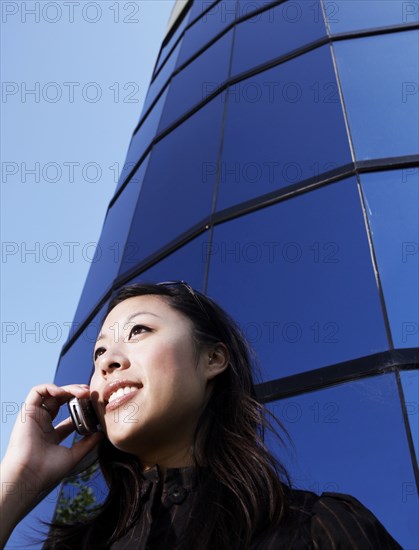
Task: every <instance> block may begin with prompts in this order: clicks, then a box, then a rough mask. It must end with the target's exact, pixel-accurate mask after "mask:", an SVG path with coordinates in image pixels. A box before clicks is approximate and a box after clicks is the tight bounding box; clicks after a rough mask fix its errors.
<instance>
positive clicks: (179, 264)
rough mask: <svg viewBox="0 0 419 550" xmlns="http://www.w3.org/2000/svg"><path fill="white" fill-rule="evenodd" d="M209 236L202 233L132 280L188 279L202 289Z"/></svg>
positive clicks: (194, 285)
mask: <svg viewBox="0 0 419 550" xmlns="http://www.w3.org/2000/svg"><path fill="white" fill-rule="evenodd" d="M207 238H208V237H207V235H205V234H204V235H200V236H199V237H197V238H196V239H193V240H192V241H190V242H189V243H188V244H185V245H184V246H182V247H181V248H179V249H178V250H176V251H175V252H173V253H172V254H170V255H169V256H167V257H166V258H164V259H163V260H161V261H160V262H159V263H158V264H156V265H154V266H153V267H151V268H150V269H147V271H144V272H143V273H142V274H141V275H139V276H138V277H135V279H133V280H132V281H130V282H132V283H135V282H154V283H159V282H162V281H186V282H187V283H189V284H190V285H191V286H192V287H193V288H196V289H197V290H201V291H202V290H203V286H204V276H205V265H206V246H205V241H206V239H207Z"/></svg>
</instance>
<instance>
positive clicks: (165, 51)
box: [155, 10, 191, 72]
mask: <svg viewBox="0 0 419 550" xmlns="http://www.w3.org/2000/svg"><path fill="white" fill-rule="evenodd" d="M190 15H191V10H189V11H188V13H187V14H186V15H185V17H184V18H183V19H182V22H181V23H180V25H179V27H178V28H177V29H176V30H175V32H174V33H173V36H172V37H171V39H170V40H169V42H168V43H167V44H166V46H164V47H163V48H162V50H161V52H160V55H159V60H158V63H157V65H156V70H155V72H157V71H158V70H159V69H160V67H161V66H162V64H163V62H164V61H165V59H166V58H167V55H168V54H169V52H170V50H171V49H172V48H173V46H174V45H175V44H176V42H177V40H178V39H179V37H180V35H181V34H182V32H183V31H184V30H185V27H186V25H188V23H189V21H190Z"/></svg>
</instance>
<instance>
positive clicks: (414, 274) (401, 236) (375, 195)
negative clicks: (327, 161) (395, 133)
mask: <svg viewBox="0 0 419 550" xmlns="http://www.w3.org/2000/svg"><path fill="white" fill-rule="evenodd" d="M361 185H362V190H363V193H364V197H365V201H366V211H367V215H368V221H369V224H370V228H371V234H372V240H373V245H374V250H375V256H376V259H377V263H378V271H379V273H380V280H381V284H382V286H383V292H384V299H385V303H386V307H387V313H388V316H389V320H390V326H391V332H392V335H393V341H394V345H395V347H396V348H397V347H401V348H406V347H407V348H411V347H417V346H418V345H419V328H418V327H419V285H418V281H419V261H418V258H419V248H418V228H419V208H418V205H419V185H418V168H406V169H404V170H397V171H393V170H391V171H388V172H377V173H372V174H363V175H362V176H361Z"/></svg>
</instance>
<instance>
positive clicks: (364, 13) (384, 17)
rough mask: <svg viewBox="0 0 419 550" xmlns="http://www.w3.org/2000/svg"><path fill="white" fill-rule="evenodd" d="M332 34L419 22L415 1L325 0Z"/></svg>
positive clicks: (418, 12)
mask: <svg viewBox="0 0 419 550" xmlns="http://www.w3.org/2000/svg"><path fill="white" fill-rule="evenodd" d="M324 13H325V16H326V19H327V22H328V24H329V28H330V31H331V33H332V34H335V33H339V32H348V31H356V30H361V29H362V30H364V29H374V28H377V27H387V26H394V25H403V24H409V23H417V22H418V15H419V10H418V5H417V2H408V1H407V2H406V0H391V1H389V0H362V2H360V1H359V0H332V1H329V0H325V3H324Z"/></svg>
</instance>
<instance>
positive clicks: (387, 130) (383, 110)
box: [334, 30, 419, 160]
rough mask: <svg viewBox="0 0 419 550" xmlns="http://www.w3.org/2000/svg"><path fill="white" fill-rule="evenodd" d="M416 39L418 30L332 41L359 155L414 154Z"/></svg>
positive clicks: (417, 142) (418, 138)
mask: <svg viewBox="0 0 419 550" xmlns="http://www.w3.org/2000/svg"><path fill="white" fill-rule="evenodd" d="M418 44H419V31H418V30H412V31H405V32H399V33H390V34H383V35H377V36H368V37H364V38H356V39H352V40H340V41H339V42H336V43H335V44H334V49H335V53H336V61H337V68H338V72H339V77H340V80H341V84H342V93H343V98H344V101H345V106H346V110H347V113H348V120H349V127H350V131H351V135H352V140H353V144H354V148H355V155H356V157H357V158H358V159H360V160H365V159H372V158H384V157H396V156H399V155H414V154H417V152H418V149H419V132H418V123H417V121H418V110H419V109H418V105H419V103H418V81H417V75H418V72H419V66H418V62H419V60H418V55H417V50H418Z"/></svg>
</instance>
